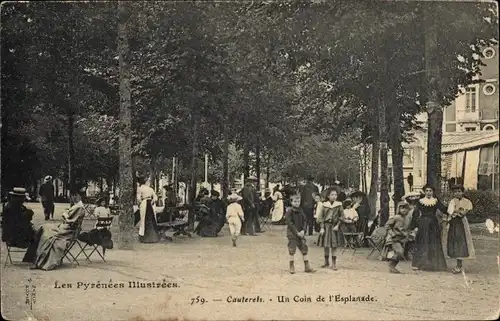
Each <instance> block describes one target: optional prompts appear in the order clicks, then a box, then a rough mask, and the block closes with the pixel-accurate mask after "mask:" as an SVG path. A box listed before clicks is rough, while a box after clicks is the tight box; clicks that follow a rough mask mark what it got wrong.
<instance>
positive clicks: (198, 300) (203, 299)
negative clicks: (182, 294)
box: [191, 296, 207, 305]
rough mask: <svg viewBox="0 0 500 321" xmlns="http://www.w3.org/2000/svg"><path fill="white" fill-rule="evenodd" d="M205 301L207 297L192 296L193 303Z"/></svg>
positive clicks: (203, 302)
mask: <svg viewBox="0 0 500 321" xmlns="http://www.w3.org/2000/svg"><path fill="white" fill-rule="evenodd" d="M205 302H207V301H206V300H205V298H203V297H201V296H197V297H196V298H191V305H193V304H201V305H203V304H205Z"/></svg>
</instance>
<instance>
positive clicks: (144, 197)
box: [137, 177, 160, 243]
mask: <svg viewBox="0 0 500 321" xmlns="http://www.w3.org/2000/svg"><path fill="white" fill-rule="evenodd" d="M138 181H139V184H140V186H139V188H137V202H138V203H139V214H140V217H139V242H141V243H158V241H160V234H159V233H158V225H157V223H156V216H155V213H154V210H153V205H154V204H155V203H156V201H157V200H158V197H157V196H156V193H155V191H154V190H153V189H152V188H151V187H149V186H147V185H146V179H145V178H143V177H140V178H139V179H138Z"/></svg>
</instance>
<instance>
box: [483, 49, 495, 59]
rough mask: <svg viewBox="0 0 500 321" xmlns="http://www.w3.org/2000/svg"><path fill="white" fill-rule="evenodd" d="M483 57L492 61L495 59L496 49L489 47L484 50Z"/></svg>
mask: <svg viewBox="0 0 500 321" xmlns="http://www.w3.org/2000/svg"><path fill="white" fill-rule="evenodd" d="M483 56H484V58H486V59H491V58H493V57H495V49H493V48H491V47H488V48H485V49H484V50H483Z"/></svg>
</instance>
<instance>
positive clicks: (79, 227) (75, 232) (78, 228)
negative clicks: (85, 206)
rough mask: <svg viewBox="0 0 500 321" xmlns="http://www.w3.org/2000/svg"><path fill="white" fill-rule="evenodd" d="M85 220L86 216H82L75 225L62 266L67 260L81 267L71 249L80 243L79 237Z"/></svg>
mask: <svg viewBox="0 0 500 321" xmlns="http://www.w3.org/2000/svg"><path fill="white" fill-rule="evenodd" d="M84 218H85V216H80V217H79V218H78V219H77V220H76V222H75V223H74V226H75V229H74V230H73V233H72V234H71V238H70V239H69V240H68V242H67V243H66V249H65V250H64V252H63V257H62V259H61V264H62V262H63V260H64V259H67V260H68V261H69V262H70V263H76V264H77V265H79V263H78V261H77V260H76V257H75V256H74V255H73V254H72V253H71V249H72V248H73V246H75V244H76V243H78V235H80V232H81V231H82V224H83V219H84Z"/></svg>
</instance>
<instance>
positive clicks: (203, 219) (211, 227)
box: [195, 198, 222, 237]
mask: <svg viewBox="0 0 500 321" xmlns="http://www.w3.org/2000/svg"><path fill="white" fill-rule="evenodd" d="M197 212H198V216H199V217H200V222H199V223H198V225H197V226H196V229H195V233H196V234H197V235H199V236H202V237H216V236H217V234H218V232H219V231H220V229H222V227H221V226H220V218H219V215H218V214H217V212H216V209H215V208H214V207H212V206H211V201H208V199H206V198H204V199H202V201H201V202H200V203H199V204H198V207H197ZM219 227H220V228H219Z"/></svg>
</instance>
